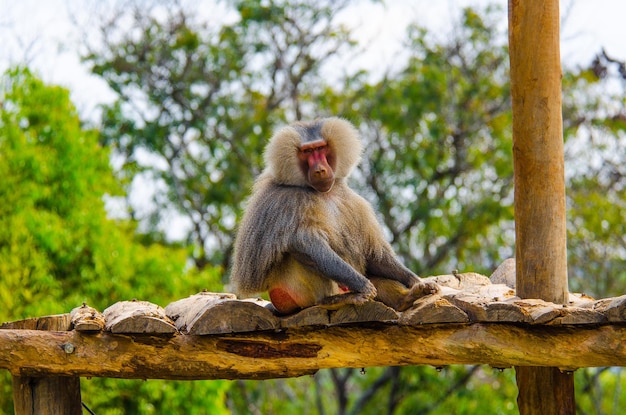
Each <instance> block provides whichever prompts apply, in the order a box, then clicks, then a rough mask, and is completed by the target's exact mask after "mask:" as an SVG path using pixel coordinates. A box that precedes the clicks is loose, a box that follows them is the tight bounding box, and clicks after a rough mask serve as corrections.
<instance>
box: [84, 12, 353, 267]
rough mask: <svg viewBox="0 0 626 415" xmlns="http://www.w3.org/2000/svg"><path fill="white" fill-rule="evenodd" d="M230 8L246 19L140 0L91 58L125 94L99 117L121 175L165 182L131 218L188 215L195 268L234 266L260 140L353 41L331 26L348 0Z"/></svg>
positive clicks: (109, 26)
mask: <svg viewBox="0 0 626 415" xmlns="http://www.w3.org/2000/svg"><path fill="white" fill-rule="evenodd" d="M140 4H141V6H140ZM232 5H233V7H234V9H235V11H236V12H237V13H238V15H239V20H238V21H237V22H235V23H234V24H230V25H223V26H222V27H217V28H212V27H208V26H206V25H203V24H201V23H199V22H197V21H195V19H194V18H193V17H192V16H193V15H194V13H193V12H189V11H186V10H185V9H184V8H183V7H182V6H181V5H180V4H179V3H170V4H166V5H164V6H163V10H161V11H162V12H163V13H161V14H160V17H155V15H156V14H155V13H146V12H145V10H144V3H136V4H135V5H134V6H133V7H134V8H133V10H132V12H130V13H126V14H119V15H118V18H117V19H112V20H109V19H106V20H105V21H106V22H107V23H106V24H104V25H103V26H102V27H101V35H102V36H101V37H102V41H103V42H104V49H103V50H100V51H93V50H92V51H91V52H90V53H89V54H87V56H86V57H85V59H86V61H87V62H88V63H89V64H90V65H91V67H92V70H93V72H94V73H95V74H98V75H100V76H102V77H103V78H104V79H105V80H106V81H107V82H108V84H109V86H110V87H111V88H112V89H113V91H115V92H116V93H117V94H118V100H117V101H116V102H115V103H114V104H113V105H111V106H108V107H106V108H105V115H104V126H103V140H104V143H105V144H107V145H109V146H111V148H112V149H113V151H114V153H115V154H116V155H117V156H120V157H121V158H122V160H123V166H122V168H121V170H120V171H119V172H118V173H119V174H120V176H121V177H122V178H123V180H124V181H125V183H126V184H127V186H129V188H132V184H133V183H134V181H136V180H137V179H138V178H140V177H142V176H147V177H148V178H149V179H150V180H152V181H153V182H154V183H156V186H158V187H159V188H160V189H163V191H159V192H157V193H156V194H155V197H154V199H153V210H152V213H151V214H150V216H149V217H137V207H136V206H133V205H132V204H130V203H129V204H128V210H129V213H130V217H133V218H136V219H138V220H141V221H143V223H145V224H152V226H150V227H149V229H147V230H148V231H151V232H156V231H159V229H160V228H159V226H158V224H160V223H161V221H162V219H163V218H162V216H161V215H162V214H163V212H168V211H172V210H174V211H176V212H177V213H179V214H181V215H183V216H184V217H185V218H186V220H187V222H188V223H189V229H188V232H187V237H186V242H187V243H188V244H190V245H191V246H193V248H194V250H193V252H192V258H193V260H194V262H195V265H196V267H197V268H198V269H203V268H204V267H206V266H207V265H208V264H209V263H210V264H213V265H221V266H223V267H224V268H226V266H227V265H228V262H229V256H230V251H231V249H232V247H231V245H232V235H233V232H234V228H235V224H236V222H237V218H238V217H239V214H240V211H241V209H240V207H241V205H242V202H243V200H244V199H245V197H246V196H247V195H248V192H249V189H250V187H251V184H252V181H253V178H254V176H256V175H257V174H258V173H259V172H260V169H261V168H260V164H261V155H262V153H263V147H264V142H265V141H264V139H265V138H266V137H267V136H268V135H269V134H270V132H271V130H272V128H273V127H274V126H275V125H276V122H277V121H279V120H281V121H282V120H284V119H285V117H287V116H288V113H290V117H291V118H292V119H293V118H298V117H300V116H301V115H302V114H303V112H304V111H305V110H304V108H302V107H303V106H304V105H305V101H304V100H303V99H302V96H309V95H310V94H311V93H312V90H311V89H312V88H314V85H315V84H316V83H318V82H320V80H319V78H318V77H317V73H318V71H319V67H320V62H322V61H324V60H326V59H328V58H330V57H332V56H333V55H335V54H336V53H337V52H338V50H340V49H342V48H343V46H344V44H346V42H347V34H346V32H345V31H344V30H342V29H341V28H335V27H334V26H333V25H332V24H331V19H332V16H333V14H334V13H335V12H336V11H337V10H339V9H341V8H342V7H344V3H343V2H334V1H330V0H329V1H324V2H316V3H315V4H314V3H312V2H306V1H300V2H280V1H279V2H269V3H268V5H267V6H266V5H263V4H261V3H259V2H256V1H233V2H232ZM159 7H160V6H159ZM159 10H160V9H159ZM153 11H154V10H153ZM123 17H130V18H131V19H132V22H133V24H132V26H133V27H134V28H135V29H134V31H133V32H132V33H125V32H124V30H125V28H126V27H127V24H126V21H125V19H124V18H123ZM146 154H147V155H148V156H147V157H146ZM142 156H143V157H142ZM155 225H156V226H155Z"/></svg>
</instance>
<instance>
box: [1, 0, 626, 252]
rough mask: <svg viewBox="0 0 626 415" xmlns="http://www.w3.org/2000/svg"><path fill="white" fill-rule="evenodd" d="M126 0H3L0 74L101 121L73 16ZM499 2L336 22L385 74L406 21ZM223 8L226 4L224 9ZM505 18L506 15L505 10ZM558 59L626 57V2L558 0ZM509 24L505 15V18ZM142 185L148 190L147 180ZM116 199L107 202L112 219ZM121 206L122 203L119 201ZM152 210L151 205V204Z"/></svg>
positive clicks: (424, 22) (207, 4) (365, 63)
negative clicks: (65, 97) (64, 96)
mask: <svg viewBox="0 0 626 415" xmlns="http://www.w3.org/2000/svg"><path fill="white" fill-rule="evenodd" d="M123 1H125V0H19V1H15V0H0V73H1V72H3V71H4V70H5V69H7V68H8V67H9V66H11V65H14V64H16V63H19V64H26V65H27V66H28V67H29V68H30V69H32V70H34V71H35V72H36V73H37V75H38V76H39V77H41V78H42V79H43V80H44V81H45V82H47V83H50V84H58V85H62V86H64V87H66V88H68V89H69V90H70V92H71V98H72V101H73V102H74V104H75V105H76V107H77V109H78V111H79V114H80V115H81V118H82V119H83V120H85V121H89V122H91V123H92V124H93V125H98V124H99V122H98V121H99V110H98V106H99V104H103V103H110V102H112V101H113V99H114V94H113V93H112V92H111V91H110V90H109V89H108V87H107V85H106V84H105V83H104V81H103V80H102V79H100V78H98V77H96V76H94V75H91V74H90V73H89V71H88V69H87V68H86V67H85V66H84V65H82V64H81V62H80V58H79V53H78V51H79V50H80V48H81V45H83V43H84V36H85V34H84V33H80V31H79V30H78V29H77V26H76V24H75V23H74V22H75V21H79V22H81V23H82V24H83V25H85V24H86V25H87V27H88V28H91V27H94V28H95V27H96V26H97V24H98V21H94V19H95V18H96V17H97V16H99V14H98V13H94V12H93V8H94V7H96V8H100V10H102V9H103V8H107V7H109V8H110V4H111V3H114V4H117V3H119V2H123ZM179 1H183V2H196V1H197V3H198V4H199V5H200V10H201V12H202V13H204V14H206V18H207V19H209V21H211V19H213V20H216V19H218V18H223V13H224V12H223V8H222V9H220V7H223V5H224V1H223V0H222V1H217V0H179ZM487 4H497V5H499V6H500V7H502V9H503V10H506V8H507V1H506V0H383V1H382V2H381V1H367V0H361V1H359V2H357V3H356V6H353V7H350V8H348V9H346V10H345V11H343V12H342V14H341V15H340V16H339V20H340V21H341V22H342V23H344V24H346V25H347V26H349V27H351V28H352V29H353V30H354V31H353V34H354V35H355V36H356V37H357V39H358V40H359V41H360V42H361V43H362V44H365V45H367V53H366V54H364V55H362V56H361V57H359V58H358V60H356V61H355V62H353V64H354V65H355V66H357V67H359V68H363V67H365V68H367V69H369V70H370V71H371V72H372V73H374V74H376V73H377V72H378V73H382V72H383V71H385V70H386V69H387V68H388V62H390V61H392V60H393V59H394V57H395V56H396V54H397V53H398V51H399V50H400V49H401V45H402V41H403V39H404V38H405V28H406V26H407V24H409V23H412V22H415V23H418V24H419V25H421V26H425V27H427V28H429V29H431V33H435V34H437V33H442V35H443V36H445V35H446V34H447V33H449V32H450V30H451V28H453V27H454V25H455V24H458V19H459V11H460V10H461V9H462V8H463V7H467V6H479V7H480V6H485V5H487ZM220 5H221V6H220ZM503 15H506V14H505V13H503ZM561 15H562V24H561V32H562V34H561V39H562V41H561V57H562V61H563V63H564V65H569V66H572V65H588V64H589V63H590V62H591V60H592V59H593V57H594V56H595V54H597V53H598V52H599V51H600V50H601V49H602V48H605V50H606V52H607V53H608V55H609V56H612V57H614V58H617V59H620V60H626V41H625V40H624V39H626V26H624V24H623V16H626V0H563V1H561ZM502 25H503V26H502V27H503V29H506V26H507V21H506V18H504V19H503V21H502ZM139 187H140V188H145V189H148V188H151V187H150V186H148V184H146V183H143V184H141V186H139ZM132 195H135V196H136V197H135V199H137V201H135V202H132V203H133V206H135V207H136V208H139V206H140V205H142V203H141V201H145V200H150V199H151V198H150V197H149V196H147V195H146V194H145V191H144V192H131V198H132ZM115 206H116V205H115V199H110V200H108V202H107V210H108V211H109V213H110V214H112V215H113V216H114V217H115V216H117V215H116V214H115V211H116V210H119V211H120V212H124V209H123V207H122V208H119V209H116V207H115ZM118 207H119V206H118ZM146 209H147V210H151V209H152V207H151V206H146ZM180 221H181V218H179V217H177V216H176V215H172V218H171V219H170V221H168V222H169V223H166V224H164V225H163V226H164V228H166V229H167V232H168V235H169V236H170V238H172V239H174V240H177V239H180V238H181V237H182V236H184V235H185V229H186V227H187V226H188V224H187V223H185V222H184V221H183V222H180Z"/></svg>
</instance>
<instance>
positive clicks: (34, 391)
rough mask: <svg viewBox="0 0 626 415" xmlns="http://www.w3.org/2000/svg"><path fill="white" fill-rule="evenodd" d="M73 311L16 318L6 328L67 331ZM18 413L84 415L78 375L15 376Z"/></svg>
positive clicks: (14, 404)
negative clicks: (21, 318)
mask: <svg viewBox="0 0 626 415" xmlns="http://www.w3.org/2000/svg"><path fill="white" fill-rule="evenodd" d="M70 326H71V319H70V315H69V314H60V315H58V316H49V317H41V318H33V319H28V320H22V321H16V322H13V323H10V325H5V328H12V329H21V330H50V331H66V330H69V329H70ZM13 408H14V410H15V415H56V414H67V415H81V414H82V413H83V408H82V403H81V396H80V378H79V377H78V376H50V377H25V376H13Z"/></svg>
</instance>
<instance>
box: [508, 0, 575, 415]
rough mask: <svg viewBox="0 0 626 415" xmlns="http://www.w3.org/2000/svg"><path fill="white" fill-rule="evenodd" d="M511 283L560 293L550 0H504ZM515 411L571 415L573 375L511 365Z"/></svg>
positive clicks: (562, 234)
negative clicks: (508, 61)
mask: <svg viewBox="0 0 626 415" xmlns="http://www.w3.org/2000/svg"><path fill="white" fill-rule="evenodd" d="M509 49H510V58H511V95H512V99H513V162H514V171H515V234H516V248H515V256H516V268H517V272H516V274H517V275H516V282H517V285H516V288H517V294H518V295H519V296H520V297H522V298H540V299H543V300H546V301H552V302H555V303H562V304H565V303H566V302H567V298H568V287H567V253H566V228H565V226H566V225H565V175H564V157H563V131H562V128H563V127H562V118H561V63H560V48H559V1H558V0H526V1H520V0H509ZM517 382H518V387H519V397H518V405H519V409H520V413H521V414H522V415H526V414H574V412H575V411H574V408H575V406H574V383H573V377H572V376H570V375H567V374H564V373H561V372H560V371H559V370H558V369H556V368H536V367H519V368H517Z"/></svg>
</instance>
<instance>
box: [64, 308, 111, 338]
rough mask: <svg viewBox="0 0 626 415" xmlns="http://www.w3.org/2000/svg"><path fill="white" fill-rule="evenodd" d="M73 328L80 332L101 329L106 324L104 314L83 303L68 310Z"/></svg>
mask: <svg viewBox="0 0 626 415" xmlns="http://www.w3.org/2000/svg"><path fill="white" fill-rule="evenodd" d="M70 316H71V319H72V326H73V327H74V330H77V331H82V332H97V331H102V330H103V329H104V326H105V324H106V322H105V319H104V316H103V315H102V313H100V312H99V311H98V310H96V309H95V308H93V307H89V306H88V305H87V304H83V305H82V306H80V307H76V308H75V309H73V310H72V311H71V312H70Z"/></svg>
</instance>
